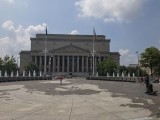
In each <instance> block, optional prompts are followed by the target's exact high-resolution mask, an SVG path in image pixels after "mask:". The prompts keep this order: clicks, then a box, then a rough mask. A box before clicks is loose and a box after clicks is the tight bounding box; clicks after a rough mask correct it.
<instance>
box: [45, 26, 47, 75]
mask: <svg viewBox="0 0 160 120" xmlns="http://www.w3.org/2000/svg"><path fill="white" fill-rule="evenodd" d="M46 44H47V26H46V35H45V49H44V76H46V65H47V60H46V59H47V45H46Z"/></svg>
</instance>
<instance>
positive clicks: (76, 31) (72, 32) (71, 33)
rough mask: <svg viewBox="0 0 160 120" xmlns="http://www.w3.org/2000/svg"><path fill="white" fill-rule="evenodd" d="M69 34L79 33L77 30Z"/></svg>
mask: <svg viewBox="0 0 160 120" xmlns="http://www.w3.org/2000/svg"><path fill="white" fill-rule="evenodd" d="M69 34H79V31H78V30H73V31H71V32H70V33H69Z"/></svg>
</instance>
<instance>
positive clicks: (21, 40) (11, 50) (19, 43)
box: [0, 20, 46, 57]
mask: <svg viewBox="0 0 160 120" xmlns="http://www.w3.org/2000/svg"><path fill="white" fill-rule="evenodd" d="M45 26H46V23H43V24H41V25H29V26H28V27H26V28H24V27H23V26H22V25H18V26H15V25H14V23H13V22H12V21H11V20H8V21H5V22H4V23H3V24H2V28H3V29H4V30H6V31H7V33H8V34H7V36H5V37H2V38H0V43H1V44H0V57H4V56H5V55H14V56H15V57H17V56H18V54H19V52H20V51H21V50H29V49H30V37H33V36H34V35H35V34H37V33H45Z"/></svg>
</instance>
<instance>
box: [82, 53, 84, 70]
mask: <svg viewBox="0 0 160 120" xmlns="http://www.w3.org/2000/svg"><path fill="white" fill-rule="evenodd" d="M82 72H84V56H82Z"/></svg>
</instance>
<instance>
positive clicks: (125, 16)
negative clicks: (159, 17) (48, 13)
mask: <svg viewBox="0 0 160 120" xmlns="http://www.w3.org/2000/svg"><path fill="white" fill-rule="evenodd" d="M147 1H148V0H79V1H78V2H75V6H76V7H78V9H79V12H80V13H79V16H80V17H93V18H97V19H103V20H104V22H115V21H118V22H130V21H132V19H134V18H135V17H137V16H138V15H140V14H141V9H142V8H143V5H144V3H145V2H147Z"/></svg>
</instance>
